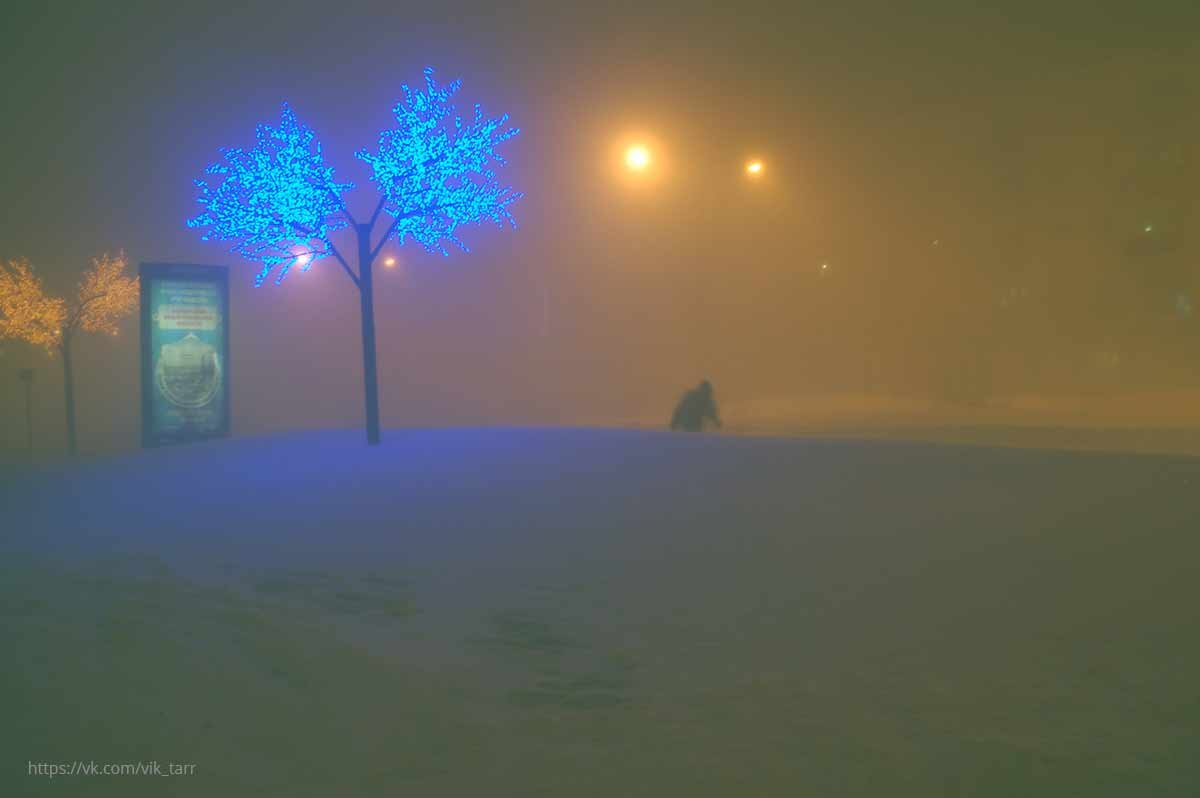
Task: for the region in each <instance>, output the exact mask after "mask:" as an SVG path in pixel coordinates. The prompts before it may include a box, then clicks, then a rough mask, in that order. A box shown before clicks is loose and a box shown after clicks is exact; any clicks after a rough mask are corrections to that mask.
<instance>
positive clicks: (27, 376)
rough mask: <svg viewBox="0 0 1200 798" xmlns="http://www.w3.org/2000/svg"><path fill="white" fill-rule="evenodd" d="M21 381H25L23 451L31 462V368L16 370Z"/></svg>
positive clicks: (31, 462)
mask: <svg viewBox="0 0 1200 798" xmlns="http://www.w3.org/2000/svg"><path fill="white" fill-rule="evenodd" d="M17 376H18V377H20V378H21V382H23V383H25V452H26V454H27V455H28V457H29V463H30V465H32V464H33V369H21V370H20V371H19V372H17Z"/></svg>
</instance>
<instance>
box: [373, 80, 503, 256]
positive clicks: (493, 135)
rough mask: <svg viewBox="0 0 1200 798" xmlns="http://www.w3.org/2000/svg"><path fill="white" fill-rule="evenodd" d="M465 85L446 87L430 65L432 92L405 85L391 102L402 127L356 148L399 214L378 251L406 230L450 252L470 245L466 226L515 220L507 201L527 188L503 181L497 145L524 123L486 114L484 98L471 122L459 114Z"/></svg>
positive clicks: (386, 204) (387, 205) (388, 205)
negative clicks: (375, 144) (371, 146)
mask: <svg viewBox="0 0 1200 798" xmlns="http://www.w3.org/2000/svg"><path fill="white" fill-rule="evenodd" d="M461 85H462V81H460V80H455V81H453V82H451V83H450V84H449V85H447V86H445V87H444V88H439V87H438V85H437V82H436V81H434V79H433V70H432V69H428V68H427V69H426V70H425V91H423V92H421V91H413V90H412V89H411V88H410V87H409V86H408V85H407V84H405V85H404V86H403V87H402V88H403V90H404V100H403V102H400V103H397V104H396V106H395V107H394V108H393V109H392V111H393V113H394V114H395V116H396V127H394V128H391V129H389V130H384V131H383V132H381V133H380V134H379V149H378V151H377V152H375V153H371V152H368V151H367V150H365V149H364V150H360V151H359V152H357V153H355V155H356V156H357V157H358V159H359V160H361V161H364V162H366V163H368V164H370V165H371V168H372V170H373V172H374V173H373V174H372V176H371V181H372V182H373V183H375V185H376V187H377V188H378V189H379V192H380V193H381V194H382V195H383V197H382V201H383V206H382V207H383V210H384V211H386V212H387V213H388V214H389V215H391V217H392V224H391V226H390V227H389V228H388V230H387V232H386V233H385V234H384V237H383V239H382V240H381V241H380V242H379V246H378V247H376V250H375V251H376V252H378V250H379V247H382V246H383V243H384V242H385V241H387V240H388V239H389V238H393V237H394V238H395V239H396V242H397V243H398V244H403V243H404V239H405V236H411V237H412V238H413V239H414V240H415V241H417V242H418V243H419V244H421V245H422V246H423V247H425V249H426V250H428V251H430V252H441V253H442V254H443V255H446V254H449V253H448V252H447V251H446V248H445V246H444V245H443V243H442V242H443V241H449V242H451V243H452V244H454V245H455V246H457V247H459V248H460V249H462V250H463V251H464V252H467V251H469V250H468V249H467V246H466V244H464V243H463V241H462V240H461V239H459V238H458V236H457V235H456V234H455V232H456V230H457V229H458V226H459V225H462V224H478V223H480V222H483V221H485V220H487V221H491V222H493V223H494V224H496V226H498V227H503V226H504V223H505V222H508V223H509V224H510V225H512V226H513V227H516V220H514V219H513V217H512V214H511V213H510V212H509V210H508V206H509V205H511V204H512V203H514V202H516V201H517V200H519V199H520V198H521V197H522V196H523V195H522V194H521V193H520V192H516V191H514V190H513V189H512V187H511V186H503V185H501V184H500V182H499V180H498V179H497V177H496V173H495V167H498V166H504V165H505V162H504V159H503V158H502V157H501V156H500V155H498V154H497V153H496V147H497V146H498V145H499V144H501V143H503V142H505V141H507V140H508V139H510V138H512V137H513V136H516V135H517V134H518V133H520V130H519V129H518V128H508V129H507V130H506V129H504V128H505V126H506V125H507V124H508V115H507V114H504V115H502V116H499V117H492V118H487V117H485V116H484V115H483V109H482V108H481V107H480V106H479V105H476V106H475V112H474V115H473V117H472V118H471V119H470V120H469V121H465V122H464V121H463V119H462V118H461V117H458V116H455V115H454V105H453V104H452V103H451V100H452V99H453V97H454V95H455V94H456V93H457V92H458V90H459V87H460V86H461ZM451 119H453V121H452V122H450V120H451Z"/></svg>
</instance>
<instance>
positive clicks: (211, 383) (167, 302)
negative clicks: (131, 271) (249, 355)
mask: <svg viewBox="0 0 1200 798" xmlns="http://www.w3.org/2000/svg"><path fill="white" fill-rule="evenodd" d="M214 268H216V267H200V266H186V265H174V264H143V266H142V270H141V276H142V305H143V310H142V330H143V336H142V348H143V364H142V383H143V384H142V393H143V418H142V425H143V442H144V443H145V445H148V446H155V445H159V444H162V443H175V442H184V441H189V440H202V439H205V438H213V437H220V436H224V435H227V434H228V432H229V390H228V388H229V383H228V363H227V360H228V350H229V345H228V311H227V308H228V299H227V297H228V287H227V283H226V281H225V271H224V269H219V270H218V271H217V272H213V271H212V270H213V269H214Z"/></svg>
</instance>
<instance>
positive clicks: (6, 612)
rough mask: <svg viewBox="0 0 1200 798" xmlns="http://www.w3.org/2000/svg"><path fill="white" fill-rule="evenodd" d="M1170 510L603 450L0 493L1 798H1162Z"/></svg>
mask: <svg viewBox="0 0 1200 798" xmlns="http://www.w3.org/2000/svg"><path fill="white" fill-rule="evenodd" d="M1198 489H1200V460H1196V459H1189V458H1184V457H1167V456H1138V455H1111V454H1094V453H1093V454H1086V453H1065V452H1054V451H1032V450H1021V449H989V448H984V447H960V446H949V445H933V444H909V443H898V442H891V443H889V442H858V441H849V440H805V439H772V438H764V437H735V436H683V435H668V434H664V433H654V432H635V431H615V430H517V429H492V430H425V431H392V432H390V433H389V434H388V435H387V436H386V438H385V441H384V445H382V446H380V447H378V448H368V447H366V446H365V445H363V444H362V443H361V439H360V433H358V432H322V433H304V434H295V435H286V436H277V437H269V438H259V439H242V440H232V441H226V442H220V443H214V444H206V445H199V446H189V447H179V448H173V449H164V450H159V451H151V452H143V453H137V454H133V455H123V456H119V457H113V458H101V459H93V460H88V461H84V462H83V463H80V464H78V465H75V466H73V467H67V466H51V467H47V468H44V469H41V470H39V471H36V472H33V473H25V474H16V473H13V472H10V473H9V474H6V475H5V477H4V482H3V487H2V488H0V507H2V508H3V509H2V515H0V524H2V525H3V535H2V536H0V555H2V558H3V559H2V564H0V624H2V628H3V631H4V641H5V654H4V656H3V657H2V658H0V708H2V709H3V723H2V724H0V728H2V729H3V732H0V735H3V737H2V742H3V745H2V746H0V750H3V751H4V752H5V761H4V762H3V764H2V765H0V772H2V775H0V779H2V780H0V795H43V794H44V795H52V794H53V795H65V794H71V795H88V796H91V795H120V796H128V795H180V796H206V797H207V796H215V795H253V796H262V795H286V796H322V797H323V798H324V797H325V796H352V795H412V796H422V798H425V797H427V796H483V795H488V796H542V795H544V796H606V797H607V796H655V797H656V798H657V797H658V796H669V795H681V796H710V795H711V796H734V795H746V796H750V795H754V796H793V795H797V796H799V795H804V796H807V795H811V796H849V795H863V796H868V795H869V796H888V797H889V798H893V797H895V796H921V798H928V797H929V796H942V795H970V796H1005V798H1009V797H1011V796H1027V795H1046V796H1075V795H1079V796H1088V798H1095V797H1096V796H1122V797H1123V798H1124V797H1125V796H1132V795H1147V796H1149V795H1153V796H1194V795H1196V794H1198V793H1200V746H1198V744H1197V740H1200V681H1198V680H1197V679H1196V673H1198V672H1200V636H1198V635H1197V632H1196V629H1197V626H1196V623H1197V620H1198V619H1200V610H1198V609H1197V608H1198V607H1200V580H1198V579H1196V568H1197V562H1200V534H1198V533H1200V498H1197V492H1198ZM75 760H85V761H89V762H90V761H95V762H96V763H97V764H98V765H103V764H105V763H123V762H138V761H141V762H151V761H157V762H158V763H159V765H160V767H161V768H163V769H164V770H165V769H166V768H167V767H168V763H172V762H173V763H182V764H194V765H195V771H196V772H195V774H193V775H180V776H176V777H166V776H164V777H158V778H151V777H146V776H78V775H77V776H59V777H57V778H54V779H50V778H48V777H46V776H38V775H34V776H30V775H28V770H29V767H30V763H32V764H33V765H34V766H35V768H36V767H38V766H40V763H55V764H60V765H62V764H69V763H71V762H73V761H75ZM168 779H169V780H168Z"/></svg>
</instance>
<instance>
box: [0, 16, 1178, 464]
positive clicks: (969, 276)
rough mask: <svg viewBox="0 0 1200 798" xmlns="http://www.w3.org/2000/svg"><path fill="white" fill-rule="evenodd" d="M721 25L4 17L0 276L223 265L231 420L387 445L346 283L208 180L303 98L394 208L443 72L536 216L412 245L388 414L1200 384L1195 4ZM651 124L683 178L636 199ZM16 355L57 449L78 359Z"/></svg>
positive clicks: (382, 298)
mask: <svg viewBox="0 0 1200 798" xmlns="http://www.w3.org/2000/svg"><path fill="white" fill-rule="evenodd" d="M714 5H720V4H714ZM725 5H726V8H725V9H724V10H713V9H710V8H709V7H708V6H709V4H702V3H675V4H667V3H656V2H650V3H647V2H641V3H596V4H590V7H583V6H582V5H577V4H573V3H561V2H555V3H506V4H496V3H482V2H474V3H457V2H455V3H450V2H440V3H428V4H420V5H418V4H408V3H396V2H388V3H382V2H360V1H358V0H341V2H337V3H329V2H321V3H315V2H307V0H303V1H302V2H291V3H287V4H283V3H270V4H268V3H253V4H248V3H237V4H224V3H219V2H206V3H196V4H174V3H158V2H147V3H132V2H114V3H70V4H55V5H51V4H43V3H38V4H24V3H16V4H14V3H8V4H7V5H6V10H5V12H4V13H5V18H4V24H3V25H2V26H0V27H2V28H3V34H2V35H3V38H4V46H3V48H0V59H2V60H3V71H2V74H3V77H0V109H2V114H3V116H2V119H0V137H2V143H3V150H2V151H3V153H4V156H3V158H0V185H2V186H3V188H4V212H3V214H0V257H3V258H12V257H17V256H24V257H28V258H29V259H30V260H31V261H32V262H33V263H34V264H35V266H36V267H37V268H38V269H39V270H41V272H42V274H43V275H45V279H46V281H47V283H48V284H49V285H50V286H51V287H52V288H53V289H55V290H56V291H59V292H68V291H70V290H71V289H72V287H73V285H74V282H75V280H76V279H77V276H78V274H79V273H80V272H81V271H82V269H83V268H84V267H85V266H86V264H87V260H88V258H89V257H91V256H93V255H96V254H99V253H100V252H103V251H111V250H116V249H124V250H125V251H126V252H127V253H128V254H129V256H130V259H131V261H132V262H133V263H135V264H136V263H137V262H141V261H182V262H195V263H214V264H225V265H229V266H231V267H232V272H231V291H232V305H233V307H232V312H233V333H234V339H233V363H232V379H233V383H232V384H233V402H234V424H235V430H236V432H237V433H239V434H251V433H258V432H265V431H271V430H277V429H285V428H290V427H323V426H353V425H357V424H358V423H359V421H360V419H361V413H362V409H361V382H360V379H361V377H360V368H361V360H360V355H359V339H358V320H357V319H358V316H357V313H358V308H357V301H356V296H355V293H354V291H353V290H352V286H351V284H350V283H349V281H348V280H347V279H346V277H345V275H344V274H342V273H341V271H340V269H339V268H338V267H337V266H336V263H335V262H334V261H332V260H328V261H324V262H321V263H319V264H318V265H317V266H316V267H315V268H314V269H313V271H312V272H309V273H307V274H298V273H293V275H291V276H289V277H288V279H287V280H286V281H285V282H284V283H283V285H282V286H279V287H276V286H274V285H273V284H270V283H268V284H267V285H264V286H263V287H262V288H258V289H255V288H254V287H253V284H252V278H253V275H254V273H255V271H256V267H255V266H254V264H251V263H248V262H245V261H241V260H240V259H238V258H236V257H235V256H232V255H230V254H229V253H227V252H226V251H225V250H224V249H223V248H222V246H221V245H220V244H205V243H203V242H201V241H200V240H199V236H198V234H197V233H196V232H195V231H191V230H188V229H186V228H185V227H184V220H185V219H186V218H188V217H189V216H192V215H193V214H194V213H195V212H196V206H195V203H194V190H193V188H192V185H191V180H192V179H193V178H194V177H197V176H199V175H200V173H201V171H202V169H203V168H204V166H205V165H206V164H207V163H209V162H210V161H212V160H214V159H215V158H216V155H217V153H216V150H217V148H218V147H220V146H247V145H249V144H251V143H252V141H253V132H254V126H255V124H257V123H259V122H274V121H277V120H278V110H279V103H280V102H281V101H284V100H287V101H288V102H289V103H291V104H292V106H293V107H294V108H295V109H296V111H297V112H298V114H299V115H300V117H301V119H302V120H304V121H305V122H306V123H307V124H309V125H310V126H311V127H313V128H314V129H315V130H316V132H317V133H318V135H319V136H320V138H321V140H322V143H323V145H324V148H325V152H326V153H327V155H328V156H329V157H330V160H331V161H332V163H333V165H334V166H335V167H336V168H337V170H338V175H339V176H340V177H341V178H343V179H345V178H349V179H351V180H354V181H355V182H356V183H358V184H359V189H358V191H357V192H356V194H355V195H353V196H354V201H355V202H356V204H354V205H353V206H352V209H353V210H355V212H358V211H359V210H360V209H361V210H362V211H363V212H364V213H365V212H369V210H370V208H371V207H372V205H373V202H374V198H375V194H374V192H373V190H372V189H371V187H370V185H369V183H368V181H367V172H366V169H365V167H364V165H363V164H361V163H359V162H358V161H356V160H355V159H354V158H353V152H354V151H355V150H356V149H358V148H360V147H365V146H370V145H372V144H374V141H375V137H376V135H377V133H378V131H379V130H380V129H381V128H383V127H385V126H387V125H388V124H389V123H390V121H391V116H390V107H391V105H392V104H393V103H394V102H395V101H396V100H397V99H398V98H399V97H400V84H401V83H404V82H408V83H413V84H417V83H419V82H420V80H421V70H422V68H423V67H425V66H426V65H430V66H433V67H435V68H436V69H437V70H438V74H439V76H440V77H442V78H443V79H447V80H448V79H450V78H453V77H462V78H463V79H464V83H465V85H464V88H463V90H462V93H461V94H460V108H464V107H465V109H467V110H469V108H470V104H471V103H473V102H476V101H478V102H482V103H483V104H484V106H485V108H486V109H488V110H491V111H506V112H508V113H510V114H511V115H512V118H513V122H514V123H515V124H516V125H518V126H520V127H521V128H522V129H523V133H522V135H521V136H520V137H519V138H518V139H516V140H514V141H512V142H509V143H508V144H506V145H504V152H505V153H506V155H507V157H508V158H509V161H510V163H511V166H510V167H509V169H508V170H507V175H506V177H507V179H508V180H509V181H510V182H512V183H513V184H514V185H515V186H516V187H518V188H520V189H522V190H524V191H525V192H526V193H527V197H526V199H525V200H524V201H522V202H521V203H520V204H519V205H517V206H516V207H515V209H514V212H515V215H516V217H517V219H518V221H519V222H520V224H521V227H520V228H519V229H518V230H517V231H515V232H513V231H504V232H500V231H496V230H493V229H490V228H480V229H478V230H474V229H472V230H469V231H468V232H467V234H466V235H465V236H464V237H465V238H466V240H467V241H468V243H469V244H470V245H471V247H472V250H473V252H472V253H471V254H470V255H465V254H462V253H458V252H455V253H453V254H452V256H451V257H449V258H441V257H440V256H431V255H427V254H425V253H423V252H421V251H420V250H419V249H418V248H416V247H414V246H412V245H409V246H406V247H405V248H404V249H403V250H399V251H395V250H394V248H392V249H393V251H392V254H394V255H395V256H396V257H397V258H398V259H399V261H400V263H399V266H398V268H396V269H395V270H392V271H385V270H383V269H380V274H379V278H378V288H377V291H378V295H377V300H376V301H377V319H378V322H377V323H378V329H379V339H380V372H381V400H382V405H383V416H384V421H385V424H389V425H427V424H460V423H596V422H622V421H631V420H640V419H646V418H651V419H652V418H655V417H656V415H661V416H662V417H663V419H664V420H665V418H666V414H667V413H668V412H669V409H670V405H671V404H672V403H673V401H674V399H675V398H676V397H677V395H678V393H679V392H680V391H681V390H682V389H683V388H684V387H686V386H687V385H689V384H691V383H694V382H695V381H696V380H698V379H700V378H701V377H705V376H707V377H709V378H710V379H712V380H713V381H714V383H715V384H716V387H717V390H718V395H719V397H720V398H722V400H724V401H726V402H730V403H736V402H738V401H748V400H754V399H761V398H787V397H792V396H799V395H805V394H810V393H814V392H834V391H872V392H880V393H891V394H896V395H900V394H933V395H950V394H954V393H955V392H956V391H960V390H963V388H962V380H963V377H962V375H963V374H965V373H969V374H973V375H975V376H974V377H973V379H974V380H975V381H976V382H981V381H982V382H985V383H986V384H987V386H988V387H987V389H986V390H988V391H992V392H998V393H1017V392H1037V391H1046V392H1056V391H1057V392H1063V391H1068V392H1069V391H1080V390H1094V389H1112V388H1113V387H1114V385H1118V384H1119V387H1122V388H1131V387H1136V388H1147V389H1149V388H1161V387H1167V388H1169V387H1173V386H1191V385H1194V384H1195V383H1196V382H1197V380H1198V379H1200V374H1198V371H1200V367H1198V366H1197V363H1200V357H1197V355H1200V346H1198V344H1200V333H1198V332H1197V331H1196V325H1197V324H1200V319H1193V318H1192V316H1191V311H1190V308H1191V307H1192V306H1193V305H1195V304H1197V303H1198V302H1200V266H1197V264H1198V263H1200V259H1198V255H1200V246H1198V245H1197V241H1196V238H1195V235H1194V231H1196V230H1197V221H1200V219H1198V216H1197V214H1200V207H1198V206H1197V203H1196V201H1195V200H1196V198H1197V193H1198V192H1200V188H1198V187H1200V169H1198V168H1197V163H1198V158H1200V149H1198V145H1197V142H1200V77H1198V76H1200V71H1198V68H1200V46H1198V45H1197V39H1196V36H1195V32H1196V31H1197V30H1200V7H1197V6H1196V5H1195V4H1194V3H1190V2H1170V3H1168V2H1148V3H1129V2H1121V3H1117V2H1111V3H1108V2H1105V3H1098V2H1038V3H1032V2H1015V3H1014V2H1005V3H991V4H982V3H963V2H910V3H891V2H882V1H880V2H870V3H868V2H847V3H838V4H817V3H813V4H805V3H786V4H785V3H779V4H763V3H754V2H743V3H737V4H725ZM985 6H986V7H985ZM636 136H641V137H644V138H646V139H648V140H650V141H652V142H654V144H655V148H656V154H657V155H658V156H660V160H659V161H658V163H657V166H658V167H659V168H658V174H657V175H656V176H655V178H654V179H652V180H645V181H641V182H640V183H636V182H635V181H632V180H631V179H630V176H629V175H627V174H623V173H622V170H621V167H620V162H619V158H620V148H621V147H622V146H623V145H624V144H625V143H627V142H628V141H630V140H631V139H632V137H636ZM751 156H758V157H762V158H763V159H764V162H765V163H766V165H767V169H766V172H765V174H764V178H763V179H762V180H760V181H757V182H754V183H751V182H749V181H747V180H746V179H745V177H744V174H743V165H744V163H745V161H746V159H747V158H749V157H751ZM821 264H828V267H827V268H825V269H822V268H821ZM0 348H2V349H3V352H4V355H3V357H2V358H0V366H2V367H3V369H4V371H5V374H6V375H8V374H9V373H10V372H11V371H12V370H13V369H14V368H17V367H21V366H26V365H33V366H34V367H36V368H37V369H38V382H37V389H36V391H37V397H38V411H39V423H38V430H39V438H40V439H41V440H44V441H46V445H48V446H50V445H53V442H55V441H57V440H58V439H60V438H61V434H62V433H61V428H62V424H61V419H60V412H61V377H60V375H59V365H58V363H57V360H54V359H51V358H49V357H47V356H46V355H44V354H41V353H34V352H32V351H30V350H29V349H28V348H27V347H25V346H24V345H22V344H16V343H13V342H2V343H0ZM1113 358H1116V359H1117V360H1118V361H1119V362H1121V363H1122V364H1125V365H1122V366H1121V370H1120V371H1119V372H1112V369H1111V367H1110V368H1109V369H1108V371H1105V368H1104V364H1105V363H1110V364H1111V363H1112V362H1114V361H1113ZM76 359H77V363H78V369H79V374H78V385H79V388H78V390H79V402H80V434H81V442H82V446H83V448H84V450H85V451H102V450H111V449H120V448H128V447H132V446H134V445H136V438H137V436H136V430H137V424H138V393H137V385H138V375H137V329H136V322H135V319H133V318H131V319H129V320H127V322H126V323H125V326H124V328H123V330H122V334H121V335H120V336H119V337H117V338H115V339H103V340H97V339H95V338H86V337H85V338H83V339H82V340H81V341H80V342H79V344H78V354H77V358H76ZM980 375H983V376H980ZM3 385H4V388H3V393H2V394H0V401H2V402H3V404H2V405H0V413H2V414H3V417H4V418H5V421H6V423H5V425H4V429H3V432H2V433H0V435H2V436H3V441H2V442H0V445H2V446H15V445H17V444H16V443H15V441H20V440H21V436H22V435H23V426H22V422H21V418H20V416H21V407H22V402H21V397H20V393H19V385H18V384H17V382H16V381H15V380H13V379H9V378H8V376H6V377H5V380H4V382H3ZM968 390H973V389H968Z"/></svg>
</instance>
